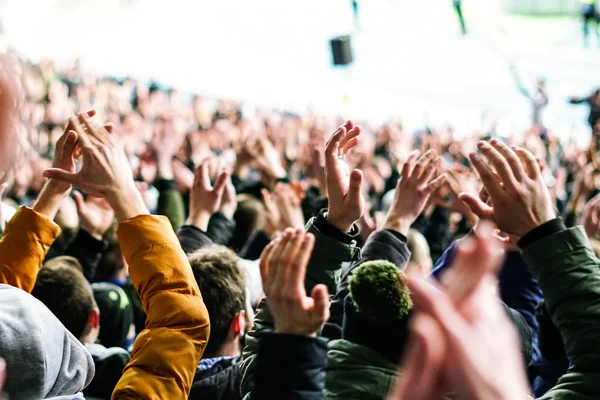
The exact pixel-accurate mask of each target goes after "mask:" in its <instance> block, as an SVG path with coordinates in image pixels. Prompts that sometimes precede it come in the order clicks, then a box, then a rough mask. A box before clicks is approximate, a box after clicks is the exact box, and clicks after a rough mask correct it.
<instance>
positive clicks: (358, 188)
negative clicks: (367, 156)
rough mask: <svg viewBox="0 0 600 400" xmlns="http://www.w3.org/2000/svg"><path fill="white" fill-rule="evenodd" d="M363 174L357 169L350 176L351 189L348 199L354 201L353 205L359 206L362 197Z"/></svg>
mask: <svg viewBox="0 0 600 400" xmlns="http://www.w3.org/2000/svg"><path fill="white" fill-rule="evenodd" d="M362 182H363V173H362V171H361V170H360V169H355V170H353V171H352V173H351V174H350V187H349V190H348V198H350V199H353V202H352V204H358V202H359V201H360V196H361V195H362Z"/></svg>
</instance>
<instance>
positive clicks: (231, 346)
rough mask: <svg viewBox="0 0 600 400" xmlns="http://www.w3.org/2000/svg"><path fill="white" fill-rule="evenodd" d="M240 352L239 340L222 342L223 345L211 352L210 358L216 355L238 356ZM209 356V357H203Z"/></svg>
mask: <svg viewBox="0 0 600 400" xmlns="http://www.w3.org/2000/svg"><path fill="white" fill-rule="evenodd" d="M241 354H242V349H241V348H240V342H239V340H233V341H231V342H226V343H223V346H221V348H220V349H219V351H217V352H216V353H215V354H211V355H210V358H216V357H238V356H240V355H241ZM205 358H209V357H205Z"/></svg>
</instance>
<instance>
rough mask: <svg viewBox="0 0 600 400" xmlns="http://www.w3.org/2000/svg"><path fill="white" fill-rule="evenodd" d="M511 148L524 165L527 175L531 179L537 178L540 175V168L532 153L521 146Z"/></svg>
mask: <svg viewBox="0 0 600 400" xmlns="http://www.w3.org/2000/svg"><path fill="white" fill-rule="evenodd" d="M513 150H514V151H515V153H517V155H518V156H519V158H520V159H521V161H522V162H523V164H524V165H525V168H526V170H527V175H529V177H530V178H531V179H538V178H539V177H540V175H541V170H540V165H539V164H538V162H537V160H536V159H535V157H534V156H533V154H531V153H530V152H529V151H528V150H525V149H524V148H522V147H513Z"/></svg>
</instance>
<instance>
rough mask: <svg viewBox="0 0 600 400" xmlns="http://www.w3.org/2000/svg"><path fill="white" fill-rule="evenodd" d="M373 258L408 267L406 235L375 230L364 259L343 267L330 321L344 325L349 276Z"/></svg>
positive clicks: (366, 248) (367, 243) (386, 230)
mask: <svg viewBox="0 0 600 400" xmlns="http://www.w3.org/2000/svg"><path fill="white" fill-rule="evenodd" d="M372 260H387V261H389V262H391V263H393V264H395V265H396V267H398V269H400V270H404V269H406V265H407V264H408V261H409V260H410V251H409V250H408V247H407V245H406V237H405V236H404V235H403V234H401V233H399V232H396V231H392V230H389V229H384V230H380V231H376V232H373V233H372V234H371V235H370V236H369V238H368V239H367V241H366V243H365V245H364V247H363V249H362V260H361V261H359V262H357V263H354V264H352V265H351V266H350V267H349V268H343V269H342V277H341V280H340V283H339V285H338V290H337V293H336V294H335V296H334V297H333V300H332V301H331V306H330V311H331V316H330V318H329V323H332V324H335V325H337V326H339V327H341V326H342V322H343V319H344V299H345V298H346V296H347V295H348V293H350V290H349V288H348V278H349V277H350V275H351V274H352V271H354V270H355V269H356V268H358V267H359V266H360V265H361V264H362V263H364V262H366V261H372Z"/></svg>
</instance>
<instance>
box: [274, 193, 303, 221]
mask: <svg viewBox="0 0 600 400" xmlns="http://www.w3.org/2000/svg"><path fill="white" fill-rule="evenodd" d="M274 197H275V204H276V205H277V208H278V209H279V215H281V228H282V229H285V228H299V229H302V228H303V227H304V214H302V207H301V200H302V199H301V198H300V196H299V195H298V192H297V191H296V190H295V189H294V188H293V187H292V185H290V184H284V183H278V184H277V186H275V193H274Z"/></svg>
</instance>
